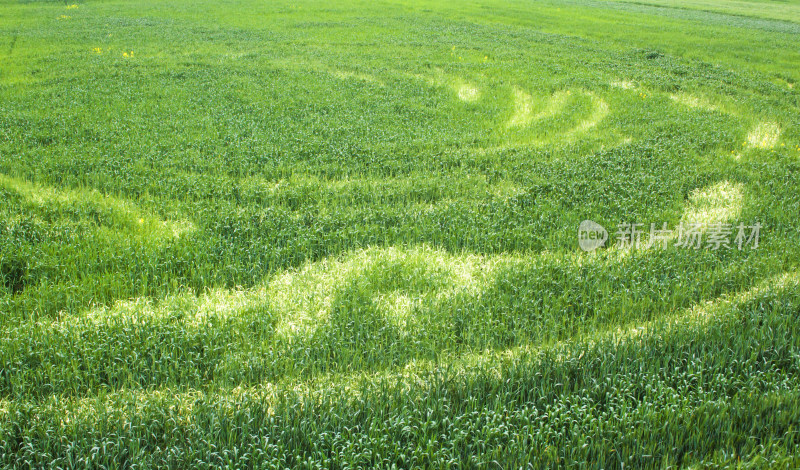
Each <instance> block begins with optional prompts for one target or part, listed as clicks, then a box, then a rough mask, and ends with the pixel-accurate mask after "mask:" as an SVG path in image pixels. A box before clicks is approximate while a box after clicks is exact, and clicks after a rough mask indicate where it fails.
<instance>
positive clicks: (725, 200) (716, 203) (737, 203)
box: [681, 181, 744, 223]
mask: <svg viewBox="0 0 800 470" xmlns="http://www.w3.org/2000/svg"><path fill="white" fill-rule="evenodd" d="M743 203H744V193H743V185H742V184H741V183H731V182H729V181H720V182H719V183H715V184H713V185H710V186H707V187H705V188H698V189H696V190H694V191H692V193H691V194H690V195H689V198H688V201H687V206H686V208H685V209H684V213H683V216H682V218H681V220H682V221H683V222H689V223H720V222H735V221H737V218H738V217H739V216H740V215H741V212H742V205H743Z"/></svg>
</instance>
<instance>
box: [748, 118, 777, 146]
mask: <svg viewBox="0 0 800 470" xmlns="http://www.w3.org/2000/svg"><path fill="white" fill-rule="evenodd" d="M780 136H781V128H780V126H779V125H778V124H777V123H775V122H762V123H759V124H757V125H756V126H755V127H754V128H752V129H751V130H750V132H749V133H748V134H747V145H749V146H750V147H754V148H759V149H771V148H773V147H775V145H776V144H777V143H778V139H779V138H780Z"/></svg>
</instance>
